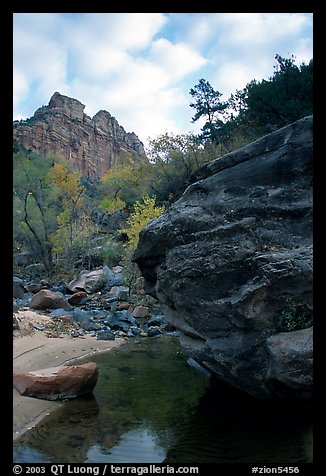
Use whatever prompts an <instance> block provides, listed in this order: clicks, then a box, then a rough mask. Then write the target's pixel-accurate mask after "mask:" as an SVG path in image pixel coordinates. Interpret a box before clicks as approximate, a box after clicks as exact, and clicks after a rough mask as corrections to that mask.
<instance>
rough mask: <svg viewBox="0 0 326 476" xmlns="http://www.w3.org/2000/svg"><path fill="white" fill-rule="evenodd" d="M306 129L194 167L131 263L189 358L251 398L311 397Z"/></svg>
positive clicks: (292, 129)
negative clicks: (142, 278) (184, 186)
mask: <svg viewBox="0 0 326 476" xmlns="http://www.w3.org/2000/svg"><path fill="white" fill-rule="evenodd" d="M312 126H313V120H312V116H309V117H305V118H303V119H301V120H299V121H297V122H295V123H293V124H290V125H288V126H286V127H283V128H282V129H279V130H278V131H276V132H273V133H272V134H269V135H267V136H265V137H263V138H261V139H259V140H257V141H255V142H253V143H251V144H249V145H247V146H245V147H242V148H241V149H239V150H237V151H234V152H231V153H230V154H227V155H225V156H223V157H222V158H219V159H216V160H214V161H212V162H210V163H208V164H206V165H205V166H204V167H202V168H201V169H199V170H198V171H197V172H196V173H195V174H194V176H193V177H192V179H191V182H192V183H190V185H189V186H188V188H187V189H186V190H185V192H184V194H183V195H182V197H181V198H180V199H179V200H178V201H177V202H176V203H175V204H174V205H173V206H171V208H170V209H169V210H168V211H167V212H166V213H164V214H163V215H162V216H160V217H159V218H157V219H155V220H154V221H152V222H151V223H150V224H149V225H148V226H147V227H146V228H145V229H144V230H143V231H142V232H141V234H140V240H139V244H138V248H137V249H136V251H135V253H134V256H133V260H134V261H135V262H136V263H137V264H138V266H139V268H140V270H141V272H142V274H143V276H144V278H145V286H146V292H147V293H148V294H151V295H152V296H155V297H156V298H157V299H159V301H160V303H161V307H162V310H163V311H164V313H165V315H166V317H167V319H168V321H169V322H170V323H171V324H173V325H174V326H176V327H177V328H178V329H179V330H180V331H182V333H181V341H182V343H183V345H184V346H185V348H186V349H187V350H188V352H189V354H190V355H191V357H193V358H194V359H196V360H197V361H198V362H200V363H201V364H202V365H204V366H205V367H206V368H207V369H210V370H211V371H212V372H213V373H214V374H216V375H217V376H218V377H219V378H220V379H222V380H223V381H226V382H228V383H230V384H231V385H233V386H235V387H237V388H239V389H242V390H244V391H245V392H247V393H249V394H251V395H253V396H256V397H259V398H291V399H309V398H310V397H311V393H312V365H311V358H312V355H311V353H312V332H307V331H304V338H302V332H303V331H301V330H300V329H302V328H304V327H309V326H311V315H312V288H313V281H312V277H313V276H312V271H313V269H312V231H313V230H312V228H313V227H312V158H313V151H312V146H313V134H312ZM285 318H286V319H285ZM284 333H285V334H287V338H284ZM278 335H279V338H277V336H278ZM308 344H309V345H308ZM307 346H308V347H307ZM307 348H308V349H309V356H308V358H302V356H303V355H305V350H304V349H307ZM296 356H297V357H298V358H296ZM285 361H286V364H284V362H285ZM285 373H286V374H287V376H288V378H285ZM291 375H292V376H293V379H295V382H294V381H293V379H292V380H291Z"/></svg>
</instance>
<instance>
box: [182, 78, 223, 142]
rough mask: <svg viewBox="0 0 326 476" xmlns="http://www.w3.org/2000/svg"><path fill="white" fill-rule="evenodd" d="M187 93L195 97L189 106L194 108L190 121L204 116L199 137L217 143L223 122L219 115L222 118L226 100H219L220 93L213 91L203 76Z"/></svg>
mask: <svg viewBox="0 0 326 476" xmlns="http://www.w3.org/2000/svg"><path fill="white" fill-rule="evenodd" d="M189 94H190V95H191V96H192V97H193V98H194V99H195V102H193V103H190V107H193V108H194V109H195V110H196V113H195V115H194V116H193V118H192V121H191V122H196V121H198V120H199V119H200V118H202V117H203V118H205V119H206V122H205V124H204V126H203V127H202V129H201V130H202V135H201V138H202V139H203V140H204V141H206V140H210V141H211V142H212V143H213V144H216V145H217V144H219V143H220V142H221V137H220V134H219V131H220V129H221V128H222V127H223V124H224V122H223V120H222V119H220V116H221V117H222V118H224V116H225V114H226V112H227V108H228V102H223V101H221V100H220V98H221V97H222V93H220V92H219V91H215V90H214V88H213V87H212V86H211V85H210V83H209V82H208V81H206V80H205V79H203V78H201V79H200V80H199V82H198V84H196V85H195V86H194V87H193V88H191V89H190V92H189Z"/></svg>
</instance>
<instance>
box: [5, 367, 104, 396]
mask: <svg viewBox="0 0 326 476" xmlns="http://www.w3.org/2000/svg"><path fill="white" fill-rule="evenodd" d="M97 379H98V369H97V365H96V363H95V362H88V363H86V364H81V365H69V366H64V365H62V366H58V367H51V368H47V369H42V370H37V371H35V372H25V373H18V372H16V373H14V376H13V385H14V387H15V389H16V390H18V392H19V393H20V394H21V395H24V396H27V397H35V398H41V399H43V400H63V399H72V398H76V397H78V396H80V395H84V394H87V393H91V392H92V391H93V389H94V387H95V385H96V383H97Z"/></svg>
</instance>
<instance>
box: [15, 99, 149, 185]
mask: <svg viewBox="0 0 326 476" xmlns="http://www.w3.org/2000/svg"><path fill="white" fill-rule="evenodd" d="M84 108H85V106H84V104H82V103H81V102H79V101H77V100H76V99H72V98H69V97H67V96H63V95H61V94H59V93H58V92H56V93H54V94H53V96H52V97H51V99H50V102H49V104H48V106H43V107H41V108H39V109H37V111H36V112H35V113H34V116H33V117H31V118H29V119H27V120H26V121H15V122H14V126H13V137H14V139H15V140H16V141H17V142H18V143H19V144H21V145H23V146H24V147H25V148H26V149H30V150H32V151H34V152H38V153H40V154H43V155H48V154H52V153H55V154H60V155H63V156H64V157H65V158H66V159H68V160H69V161H71V162H72V164H73V165H75V166H76V167H77V168H79V170H80V171H81V172H82V173H83V175H85V176H88V177H93V178H95V177H101V176H102V175H104V174H105V173H106V172H107V170H108V168H109V167H110V166H111V165H112V164H113V163H114V162H115V161H116V159H117V156H118V154H119V153H120V152H121V151H127V152H131V153H133V154H135V156H141V155H145V151H144V147H143V143H142V142H141V141H140V140H139V138H138V137H137V135H136V134H134V133H133V132H131V133H130V132H126V131H125V130H124V128H123V127H122V126H120V125H119V123H118V121H117V120H116V119H115V118H114V117H113V116H111V115H110V113H109V112H107V111H99V112H98V113H97V114H95V116H94V117H93V118H90V117H89V116H87V115H86V114H85V113H84Z"/></svg>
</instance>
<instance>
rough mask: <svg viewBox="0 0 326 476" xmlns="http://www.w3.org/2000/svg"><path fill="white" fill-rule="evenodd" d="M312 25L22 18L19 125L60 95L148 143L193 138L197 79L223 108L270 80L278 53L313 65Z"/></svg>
mask: <svg viewBox="0 0 326 476" xmlns="http://www.w3.org/2000/svg"><path fill="white" fill-rule="evenodd" d="M311 23H312V15H310V14H302V13H275V14H274V13H272V14H265V13H237V14H232V13H225V14H222V13H199V14H197V13H190V14H188V13H179V14H178V13H172V14H165V13H103V14H95V13H77V14H62V13H49V14H46V13H28V14H23V13H21V14H15V15H14V97H13V99H14V103H13V106H14V117H15V115H16V117H19V118H21V117H30V116H31V115H32V114H33V113H34V111H35V110H36V109H37V108H38V107H39V106H41V105H43V104H47V103H48V101H49V99H50V97H51V95H52V94H53V93H54V92H55V91H59V92H60V93H62V94H66V95H68V96H71V97H74V98H76V99H78V100H80V101H81V102H82V103H83V104H85V106H86V107H85V112H86V113H87V114H88V115H90V116H93V115H94V114H96V113H97V112H98V111H99V110H100V109H106V110H108V111H109V112H110V113H111V114H112V115H114V116H115V117H116V118H117V120H118V121H119V123H120V124H121V125H122V126H123V127H124V128H125V129H126V130H127V131H134V132H135V133H136V134H138V135H139V137H140V138H141V140H143V141H146V138H147V137H148V136H150V137H153V135H157V134H160V133H163V132H165V131H171V132H175V133H178V132H179V133H187V132H189V130H190V129H192V130H195V131H196V128H197V129H198V123H196V124H191V123H190V119H191V116H192V115H193V112H194V111H193V110H191V108H190V107H189V103H190V97H189V90H190V87H193V86H194V85H195V84H196V83H197V82H198V80H199V78H200V77H204V78H205V79H206V80H208V81H209V82H210V83H211V84H212V86H213V87H214V88H215V89H217V90H219V91H220V92H221V93H223V98H222V99H224V100H226V99H227V98H228V97H229V95H230V94H231V93H232V92H235V90H236V89H242V88H243V87H245V85H246V84H247V83H248V82H249V81H250V80H252V79H254V78H256V79H258V80H260V79H262V78H268V76H270V75H271V74H272V73H273V65H274V64H275V60H274V57H275V54H276V53H278V54H281V55H283V56H287V55H290V54H294V55H295V56H296V58H297V60H298V62H301V61H309V60H310V58H311V57H312V38H311V36H312V35H311ZM305 29H308V33H306V32H305Z"/></svg>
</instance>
